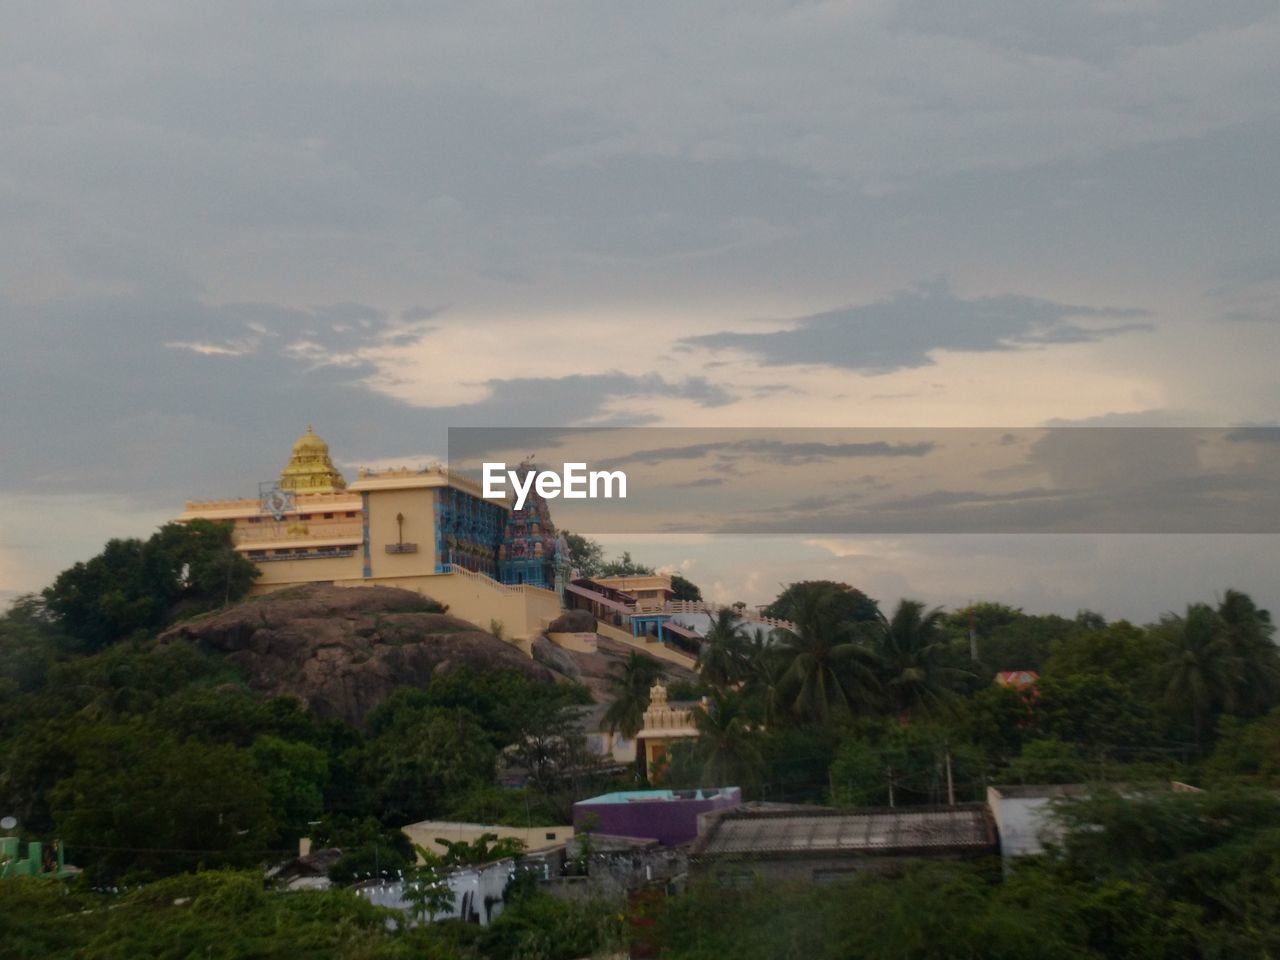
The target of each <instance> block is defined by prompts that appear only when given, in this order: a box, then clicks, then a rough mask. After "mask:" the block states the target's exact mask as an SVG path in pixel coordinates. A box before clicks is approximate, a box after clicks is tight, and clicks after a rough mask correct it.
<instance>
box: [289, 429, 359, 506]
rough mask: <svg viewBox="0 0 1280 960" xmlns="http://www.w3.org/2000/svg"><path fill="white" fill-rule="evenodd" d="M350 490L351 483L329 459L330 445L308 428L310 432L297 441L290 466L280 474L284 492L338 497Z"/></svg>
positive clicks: (290, 455) (291, 454)
mask: <svg viewBox="0 0 1280 960" xmlns="http://www.w3.org/2000/svg"><path fill="white" fill-rule="evenodd" d="M346 487H347V481H346V480H344V479H343V477H342V474H341V473H339V472H338V468H337V467H335V466H334V465H333V461H332V460H331V459H329V445H328V444H327V443H325V442H324V441H323V440H321V439H320V438H319V437H318V436H316V434H315V432H314V431H313V430H312V429H311V425H310V424H307V432H306V433H304V434H303V435H302V436H300V437H299V438H298V439H297V440H296V441H294V444H293V450H292V452H291V453H290V454H289V463H288V465H287V466H286V467H285V468H284V470H282V471H281V472H280V488H281V489H282V490H293V491H295V492H297V493H336V492H337V491H339V490H345V489H346Z"/></svg>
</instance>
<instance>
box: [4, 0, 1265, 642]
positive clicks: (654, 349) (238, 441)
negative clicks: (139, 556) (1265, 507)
mask: <svg viewBox="0 0 1280 960" xmlns="http://www.w3.org/2000/svg"><path fill="white" fill-rule="evenodd" d="M4 17H5V19H4V29H3V30H0V138H2V140H0V143H2V144H3V149H2V150H0V392H2V394H0V395H2V397H3V409H4V416H3V419H2V420H0V450H2V451H3V456H0V494H2V496H0V589H3V590H10V591H12V590H28V589H36V588H39V587H41V586H43V585H44V584H45V583H47V582H48V580H49V579H50V578H51V577H52V575H53V574H54V573H56V572H57V570H59V569H61V568H62V567H64V566H66V565H67V564H69V563H70V562H73V561H74V560H76V559H80V558H83V557H86V556H88V555H91V554H92V553H93V552H95V551H96V550H97V548H98V547H99V546H100V545H101V543H102V541H103V540H104V539H106V538H107V537H109V536H123V535H145V534H146V533H147V532H148V531H149V530H150V529H152V528H153V527H154V526H155V525H156V524H158V523H160V522H162V521H163V520H164V519H166V518H168V517H171V516H173V515H174V514H176V513H177V512H179V511H180V509H181V505H182V500H183V499H184V498H186V497H204V496H208V497H213V496H227V495H238V494H241V495H249V494H253V493H254V492H255V491H256V489H257V482H258V481H260V480H266V479H270V478H271V477H272V476H274V475H275V474H276V473H277V472H278V470H279V469H280V467H281V466H282V465H283V461H284V458H285V456H286V454H287V450H288V446H289V444H290V442H291V441H292V439H293V438H294V437H295V436H296V435H297V434H298V433H299V432H300V431H301V430H302V429H303V428H304V427H305V426H306V425H307V423H313V424H314V425H315V428H316V430H317V431H318V432H319V433H321V435H323V436H324V437H325V438H326V439H327V440H328V441H329V442H330V444H331V447H332V448H333V451H334V454H335V456H336V458H337V459H338V460H340V461H341V462H342V463H343V464H344V465H345V466H346V467H347V468H349V469H350V468H353V467H354V466H355V465H357V464H361V463H372V462H388V461H391V462H394V461H400V460H403V461H412V460H415V459H419V460H420V459H422V458H427V457H431V456H439V455H442V454H443V452H444V450H445V443H446V430H447V428H448V427H450V426H453V427H457V426H508V425H518V426H567V425H601V424H609V425H664V426H680V427H694V426H696V427H718V426H737V427H760V426H769V427H774V426H790V427H855V426H856V427H905V426H920V427H925V426H929V427H951V426H982V427H1029V426H1037V425H1045V424H1052V425H1072V424H1094V425H1108V426H1111V425H1133V424H1143V425H1160V426H1237V425H1267V424H1275V423H1277V422H1278V421H1280V376H1277V375H1276V371H1275V369H1274V367H1275V363H1276V360H1275V357H1276V355H1277V350H1276V348H1277V346H1280V229H1277V228H1278V227H1280V191H1277V190H1276V183H1277V174H1278V173H1280V97H1278V96H1277V93H1278V92H1280V3H1278V2H1276V0H1224V2H1221V3H1215V4H1206V3H1203V2H1199V0H1082V2H1079V3H1060V2H1059V3H1049V2H1040V0H981V2H969V0H870V2H846V3H842V2H823V3H784V2H752V0H736V2H734V3H721V2H713V0H708V2H703V3H697V4H691V3H687V2H682V3H674V2H666V0H650V2H647V3H644V4H639V5H637V4H604V3H599V2H591V3H588V2H577V3H569V2H547V3H530V2H514V0H513V2H509V3H491V2H485V0H467V2H460V3H445V2H441V3H433V4H421V3H410V2H406V0H382V2H379V0H368V2H365V3H361V4H346V3H341V4H340V3H333V2H329V0H316V2H312V3H307V4H286V3H269V2H268V3H264V2H255V3H240V2H233V0H223V2H220V3H216V4H214V3H203V4H173V3H162V2H150V3H146V2H136V3H135V2H122V3H113V4H85V3H74V4H72V3H60V2H56V0H39V2H22V0H18V2H13V3H10V4H7V5H6V7H5V12H4ZM609 545H610V547H611V548H616V549H623V548H625V547H630V548H632V549H633V553H635V554H637V555H639V556H641V557H642V558H644V559H646V560H648V561H650V562H653V563H656V564H670V565H674V566H680V567H681V568H683V569H684V570H685V571H686V572H687V573H688V575H690V576H692V577H693V578H694V579H696V580H700V581H701V582H703V583H704V585H706V586H707V587H708V589H709V590H711V591H712V592H714V593H715V594H716V595H717V596H719V597H721V598H723V599H738V598H741V599H744V600H748V601H752V602H754V601H762V600H767V599H769V597H770V596H771V595H772V593H773V592H774V591H775V589H776V585H777V584H778V583H779V582H784V581H787V580H791V579H795V578H798V577H804V576H829V577H835V578H838V579H844V580H848V581H850V582H854V583H857V584H859V585H863V586H865V587H866V588H867V589H868V592H870V593H872V595H874V596H879V597H881V599H893V598H896V597H897V596H899V595H902V594H903V593H907V594H911V595H914V596H920V597H923V598H925V599H927V600H930V601H933V602H940V603H949V604H954V603H961V602H964V600H965V599H967V598H968V597H970V596H974V595H977V596H983V597H989V598H992V599H1000V600H1004V601H1006V602H1012V603H1017V604H1021V605H1025V606H1027V607H1028V608H1036V609H1045V610H1059V611H1062V612H1068V613H1069V612H1072V611H1073V610H1075V609H1076V608H1077V607H1082V606H1089V607H1094V608H1098V609H1102V610H1103V611H1104V612H1108V613H1111V614H1113V615H1127V616H1133V617H1142V618H1146V617H1151V616H1155V615H1156V614H1158V613H1159V612H1160V611H1161V610H1165V609H1170V608H1173V607H1177V606H1179V605H1181V604H1183V603H1185V602H1186V601H1187V600H1190V599H1198V598H1201V597H1206V598H1207V597H1211V596H1212V594H1213V592H1214V591H1215V590H1221V589H1222V588H1223V587H1225V586H1227V585H1228V584H1232V585H1236V586H1239V587H1242V588H1244V589H1248V590H1251V591H1253V592H1254V593H1255V594H1256V595H1257V596H1258V598H1259V599H1260V601H1262V602H1263V603H1264V604H1265V605H1268V606H1271V607H1273V608H1275V607H1280V574H1278V573H1277V572H1276V565H1275V562H1274V557H1275V555H1276V547H1277V542H1276V538H1275V537H1274V536H1264V535H1252V536H1249V535H1243V536H1242V535H1236V536H1201V537H1174V536H1171V535H1166V536H1163V537H1161V536H1150V537H1124V536H1118V535H1117V536H1109V537H1107V536H1057V537H1041V536H1002V537H996V536H987V537H983V536H977V535H974V536H964V537H958V536H957V537H936V536H933V537H926V536H920V535H911V536H908V535H903V536H898V537H892V536H879V537H876V538H865V537H864V538H857V537H843V536H841V537H821V536H793V537H783V538H769V539H767V540H766V539H755V538H752V539H727V540H726V538H715V537H710V538H708V537H702V536H692V535H691V536H687V537H680V536H674V535H673V536H668V537H666V538H662V539H656V540H655V539H649V540H645V539H643V538H641V537H639V536H637V535H628V536H622V535H619V536H618V537H616V538H613V539H611V540H610V544H609Z"/></svg>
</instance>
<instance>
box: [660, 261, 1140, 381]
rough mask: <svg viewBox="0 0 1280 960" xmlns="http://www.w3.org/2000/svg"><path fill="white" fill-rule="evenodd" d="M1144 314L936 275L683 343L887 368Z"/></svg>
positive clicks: (1098, 333) (1046, 339)
mask: <svg viewBox="0 0 1280 960" xmlns="http://www.w3.org/2000/svg"><path fill="white" fill-rule="evenodd" d="M1145 315H1146V312H1145V311H1143V310H1134V309H1119V308H1108V307H1082V306H1072V305H1069V304H1062V303H1054V302H1052V301H1049V300H1040V299H1037V298H1035V297H1026V296H1016V295H1006V296H999V297H979V298H976V299H973V300H965V299H962V298H960V297H957V296H956V295H955V294H954V293H952V292H951V290H950V288H949V287H948V285H947V284H946V283H945V282H942V281H938V282H933V283H928V284H921V285H920V286H918V287H916V288H915V289H914V290H909V291H903V292H901V293H898V294H896V295H895V296H893V297H891V298H890V299H888V300H882V301H880V302H877V303H871V304H865V305H863V306H856V307H846V308H844V309H841V310H831V311H828V312H826V313H818V314H813V315H811V316H807V317H799V318H796V319H794V320H792V321H789V322H790V324H791V325H790V328H789V329H786V330H779V331H774V332H769V333H746V332H731V333H713V334H704V335H702V336H696V337H689V338H687V339H686V340H685V341H684V343H685V344H687V345H688V346H691V347H705V348H709V349H712V350H719V349H726V348H732V349H739V350H745V351H747V352H748V353H751V354H753V355H754V356H755V357H756V358H757V359H758V360H759V361H760V362H761V363H763V364H765V365H766V366H785V365H790V364H823V365H828V366H835V367H843V368H845V369H849V370H859V371H864V372H869V373H882V372H887V371H891V370H898V369H901V368H904V367H921V366H925V365H927V364H929V363H931V362H932V361H931V360H930V357H929V354H930V352H931V351H933V350H939V349H945V350H975V351H991V350H1013V349H1017V348H1018V347H1019V346H1022V345H1029V344H1035V343H1069V342H1077V341H1082V340H1096V339H1099V338H1101V337H1104V336H1109V335H1114V334H1117V333H1123V332H1128V331H1131V330H1138V329H1142V330H1145V329H1150V326H1149V325H1148V324H1122V325H1119V326H1115V325H1102V326H1084V325H1082V324H1081V323H1080V322H1079V321H1084V320H1098V319H1107V318H1116V317H1135V316H1145Z"/></svg>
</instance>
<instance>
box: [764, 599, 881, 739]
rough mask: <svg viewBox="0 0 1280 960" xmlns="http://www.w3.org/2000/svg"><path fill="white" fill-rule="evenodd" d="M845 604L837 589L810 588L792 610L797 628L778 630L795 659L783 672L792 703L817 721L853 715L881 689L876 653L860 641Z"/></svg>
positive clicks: (803, 715) (805, 716)
mask: <svg viewBox="0 0 1280 960" xmlns="http://www.w3.org/2000/svg"><path fill="white" fill-rule="evenodd" d="M843 603H844V601H843V598H842V594H841V593H840V592H837V591H831V590H814V591H806V592H804V593H803V594H802V595H801V597H800V600H799V603H798V606H797V607H796V608H795V609H794V610H792V611H791V613H792V619H793V622H794V623H795V629H793V630H787V629H779V630H778V631H777V636H778V637H779V638H780V639H781V642H782V646H783V648H784V649H785V650H786V652H787V655H788V659H789V660H790V666H788V668H787V671H786V673H785V674H784V675H783V677H782V686H783V688H784V689H785V690H786V691H787V692H786V696H787V697H788V698H789V706H790V708H791V711H792V712H793V713H794V714H796V715H797V716H799V717H801V718H802V719H804V720H807V721H809V722H811V723H820V724H827V723H829V722H831V721H832V720H833V719H844V718H847V717H848V716H850V714H851V712H852V710H853V708H854V707H861V706H864V705H866V704H868V703H870V702H871V701H872V699H873V698H874V697H875V696H876V694H877V692H878V691H877V685H876V678H875V674H874V672H873V670H872V665H873V663H874V658H873V656H872V655H871V654H870V653H869V652H868V651H867V650H866V649H865V648H863V647H861V646H860V645H858V644H857V643H856V642H855V641H854V637H853V624H852V623H851V622H850V621H849V620H847V619H845V618H844V616H843V614H844V612H845V608H844V606H843Z"/></svg>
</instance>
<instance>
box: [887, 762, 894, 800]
mask: <svg viewBox="0 0 1280 960" xmlns="http://www.w3.org/2000/svg"><path fill="white" fill-rule="evenodd" d="M888 773H889V806H890V807H892V806H893V805H894V803H893V767H890V768H889V770H888Z"/></svg>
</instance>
